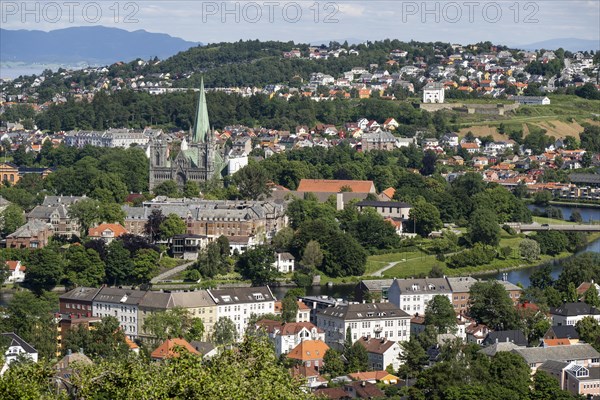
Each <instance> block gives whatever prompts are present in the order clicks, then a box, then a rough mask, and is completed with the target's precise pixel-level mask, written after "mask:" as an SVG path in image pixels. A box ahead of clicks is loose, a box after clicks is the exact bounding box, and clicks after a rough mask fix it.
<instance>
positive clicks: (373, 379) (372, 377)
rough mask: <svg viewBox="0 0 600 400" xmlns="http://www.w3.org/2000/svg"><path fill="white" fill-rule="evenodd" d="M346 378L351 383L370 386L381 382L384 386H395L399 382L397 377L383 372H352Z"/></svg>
mask: <svg viewBox="0 0 600 400" xmlns="http://www.w3.org/2000/svg"><path fill="white" fill-rule="evenodd" d="M348 377H350V378H351V379H352V380H353V381H358V382H368V383H370V384H375V383H377V382H382V383H383V384H384V385H396V384H397V383H398V382H400V379H399V378H398V377H397V376H395V375H392V374H390V373H388V372H387V371H383V370H375V371H366V372H354V373H351V374H348Z"/></svg>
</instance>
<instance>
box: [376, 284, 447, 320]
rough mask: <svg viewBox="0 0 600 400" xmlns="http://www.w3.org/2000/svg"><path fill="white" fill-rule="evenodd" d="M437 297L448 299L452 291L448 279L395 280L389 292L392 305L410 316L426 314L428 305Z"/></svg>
mask: <svg viewBox="0 0 600 400" xmlns="http://www.w3.org/2000/svg"><path fill="white" fill-rule="evenodd" d="M436 295H442V296H446V297H448V300H450V303H452V290H451V289H450V284H449V283H448V280H447V279H446V278H422V279H394V282H393V283H392V286H390V288H389V290H388V299H389V301H390V303H392V304H394V305H396V307H398V308H400V309H401V310H403V311H405V312H407V313H408V314H411V315H414V314H425V308H426V307H427V303H429V301H430V300H431V299H433V297H434V296H436Z"/></svg>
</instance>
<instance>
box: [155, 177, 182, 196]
mask: <svg viewBox="0 0 600 400" xmlns="http://www.w3.org/2000/svg"><path fill="white" fill-rule="evenodd" d="M153 192H154V195H156V196H167V197H175V198H177V197H181V193H180V192H179V188H178V187H177V183H176V182H175V181H172V180H168V181H164V182H161V183H159V184H158V185H156V187H155V188H154V190H153Z"/></svg>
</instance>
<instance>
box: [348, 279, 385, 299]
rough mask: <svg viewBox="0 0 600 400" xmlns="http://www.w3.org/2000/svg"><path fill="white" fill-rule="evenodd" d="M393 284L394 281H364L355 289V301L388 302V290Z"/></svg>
mask: <svg viewBox="0 0 600 400" xmlns="http://www.w3.org/2000/svg"><path fill="white" fill-rule="evenodd" d="M393 282H394V280H393V279H366V280H362V281H360V282H359V283H358V284H357V285H356V287H355V288H354V300H355V301H358V302H363V301H371V300H372V299H375V300H376V301H378V302H385V301H387V300H388V290H389V288H390V286H392V283H393Z"/></svg>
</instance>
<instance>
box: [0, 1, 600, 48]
mask: <svg viewBox="0 0 600 400" xmlns="http://www.w3.org/2000/svg"><path fill="white" fill-rule="evenodd" d="M90 25H104V26H111V27H117V28H121V29H125V30H128V31H134V30H138V29H144V30H147V31H149V32H161V33H167V34H170V35H172V36H176V37H181V38H183V39H186V40H189V41H195V42H203V43H214V42H221V41H237V40H240V39H244V40H246V39H261V40H285V41H287V40H293V41H295V42H303V43H306V42H311V43H312V42H325V43H326V42H328V41H330V40H339V41H343V40H345V39H348V40H349V41H351V42H359V41H364V40H379V39H386V38H390V39H399V40H402V41H409V40H419V41H442V42H452V43H461V44H468V43H475V42H479V41H486V40H489V41H492V42H494V43H500V44H506V45H518V44H529V43H534V42H539V41H544V40H549V39H556V38H578V39H588V40H596V41H599V42H600V0H538V1H521V0H510V1H503V0H497V1H490V0H478V1H475V0H473V1H471V0H458V1H453V0H439V1H430V0H425V1H424V0H415V1H404V0H397V1H378V0H370V1H365V0H350V1H347V0H346V1H315V0H310V1H302V0H296V1H286V0H284V1H282V0H273V1H271V0H265V1H200V0H187V1H178V0H173V1H171V0H160V1H154V0H137V1H128V0H123V1H119V0H109V1H102V0H97V1H75V0H56V1H46V0H44V1H39V2H23V1H21V0H19V1H17V0H15V1H10V0H0V27H2V28H5V29H38V30H44V31H49V30H54V29H60V28H66V27H73V26H90Z"/></svg>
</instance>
